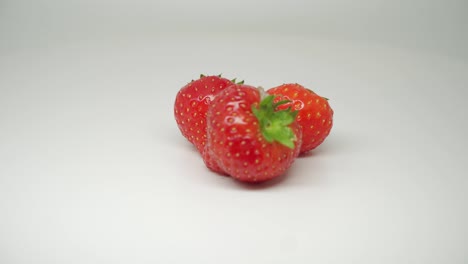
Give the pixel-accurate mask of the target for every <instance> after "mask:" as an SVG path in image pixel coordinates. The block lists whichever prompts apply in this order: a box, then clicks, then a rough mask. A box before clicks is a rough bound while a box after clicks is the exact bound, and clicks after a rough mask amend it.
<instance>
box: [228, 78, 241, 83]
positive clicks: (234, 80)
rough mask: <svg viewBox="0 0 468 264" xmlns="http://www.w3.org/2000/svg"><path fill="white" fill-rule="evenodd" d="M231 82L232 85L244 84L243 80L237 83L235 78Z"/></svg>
mask: <svg viewBox="0 0 468 264" xmlns="http://www.w3.org/2000/svg"><path fill="white" fill-rule="evenodd" d="M231 82H233V83H235V84H244V80H242V81H237V78H234V79H232V80H231Z"/></svg>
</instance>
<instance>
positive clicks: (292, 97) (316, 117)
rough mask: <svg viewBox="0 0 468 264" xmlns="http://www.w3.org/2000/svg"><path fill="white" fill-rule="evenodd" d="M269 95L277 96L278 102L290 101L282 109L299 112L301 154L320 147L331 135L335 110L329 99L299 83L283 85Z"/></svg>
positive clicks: (270, 91)
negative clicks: (289, 108) (288, 108)
mask: <svg viewBox="0 0 468 264" xmlns="http://www.w3.org/2000/svg"><path fill="white" fill-rule="evenodd" d="M267 93H269V94H272V95H277V98H276V99H275V100H277V101H279V100H289V101H290V102H289V103H286V104H284V105H282V106H281V107H280V109H284V108H287V107H292V108H293V109H294V110H297V111H299V114H298V115H297V122H298V123H299V125H301V127H302V146H301V154H302V153H305V152H307V151H310V150H312V149H314V148H316V147H318V146H319V145H320V144H322V142H323V141H324V140H325V138H326V137H327V136H328V135H329V134H330V130H331V128H332V126H333V110H332V108H331V107H330V105H329V104H328V99H326V98H324V97H321V96H319V95H318V94H316V93H314V92H312V91H311V90H309V89H307V88H305V87H304V86H302V85H300V84H297V83H295V84H283V85H280V86H278V87H274V88H271V89H269V90H268V91H267Z"/></svg>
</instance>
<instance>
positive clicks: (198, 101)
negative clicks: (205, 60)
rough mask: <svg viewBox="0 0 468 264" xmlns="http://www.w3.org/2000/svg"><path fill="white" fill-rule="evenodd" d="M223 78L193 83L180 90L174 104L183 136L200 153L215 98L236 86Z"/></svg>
mask: <svg viewBox="0 0 468 264" xmlns="http://www.w3.org/2000/svg"><path fill="white" fill-rule="evenodd" d="M234 82H235V80H233V81H231V80H228V79H226V78H222V77H221V76H204V75H200V79H198V80H195V81H193V80H192V81H191V82H190V83H188V84H187V85H185V86H184V87H182V88H181V89H180V91H179V92H178V93H177V96H176V99H175V103H174V116H175V119H176V122H177V126H178V127H179V129H180V132H182V135H183V136H184V137H185V138H187V139H188V140H189V141H190V142H191V143H192V144H193V145H195V147H196V148H197V149H198V151H199V152H200V153H202V152H203V149H204V147H205V144H206V112H207V110H208V105H209V104H210V102H211V101H212V100H213V98H214V96H215V95H216V94H217V93H218V92H219V91H221V90H223V89H224V88H226V87H227V86H229V85H232V84H234Z"/></svg>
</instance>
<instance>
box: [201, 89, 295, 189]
mask: <svg viewBox="0 0 468 264" xmlns="http://www.w3.org/2000/svg"><path fill="white" fill-rule="evenodd" d="M262 97H263V95H261V94H260V92H259V90H258V89H256V88H255V87H252V86H248V85H239V84H236V85H231V86H230V87H228V88H226V89H225V90H223V91H222V92H220V93H219V94H218V95H217V96H216V97H215V98H214V100H213V101H212V102H211V104H210V107H209V109H208V115H207V136H208V140H207V144H206V147H205V151H206V152H208V153H207V154H205V155H208V157H210V159H211V161H212V162H214V163H215V165H217V168H219V169H220V170H221V171H223V172H225V173H226V174H229V175H231V176H232V177H233V178H235V179H237V180H240V181H245V182H262V181H266V180H270V179H273V178H275V177H278V176H280V175H282V174H283V173H284V172H285V171H286V170H287V169H288V168H289V167H290V166H291V164H292V163H293V162H294V159H295V158H296V157H297V156H298V154H299V150H300V145H301V142H302V141H301V139H302V133H301V128H300V126H299V125H298V124H297V123H296V121H295V118H296V114H297V112H296V111H291V109H286V110H281V111H278V110H277V107H278V106H280V105H282V104H284V103H285V102H278V103H273V100H274V96H266V97H265V98H262Z"/></svg>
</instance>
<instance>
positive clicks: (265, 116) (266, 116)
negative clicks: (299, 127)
mask: <svg viewBox="0 0 468 264" xmlns="http://www.w3.org/2000/svg"><path fill="white" fill-rule="evenodd" d="M260 93H261V92H260ZM274 99H275V96H274V95H268V96H266V97H264V98H263V96H262V101H261V102H260V105H259V106H258V108H257V107H255V105H252V112H253V114H254V115H255V117H257V119H258V122H259V125H260V131H261V133H262V135H263V137H264V138H265V140H266V141H267V142H270V143H271V142H274V141H277V142H279V143H280V144H282V145H284V146H286V147H288V148H294V141H295V140H296V135H295V134H294V132H293V130H292V129H291V128H290V127H289V125H290V124H292V123H293V122H294V120H295V119H296V116H297V113H298V111H292V110H291V107H289V108H287V109H285V110H276V108H277V107H278V106H280V105H283V104H286V103H288V102H289V101H288V100H284V101H279V102H277V103H273V100H274Z"/></svg>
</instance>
